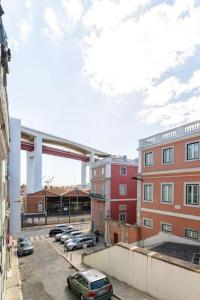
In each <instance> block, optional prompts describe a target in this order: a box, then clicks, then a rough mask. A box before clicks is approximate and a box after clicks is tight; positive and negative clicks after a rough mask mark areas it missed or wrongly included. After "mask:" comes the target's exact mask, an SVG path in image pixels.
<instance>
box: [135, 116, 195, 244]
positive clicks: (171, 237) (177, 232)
mask: <svg viewBox="0 0 200 300" xmlns="http://www.w3.org/2000/svg"><path fill="white" fill-rule="evenodd" d="M138 171H139V176H138V180H137V184H138V205H137V224H138V225H139V226H140V228H141V232H140V236H141V240H143V241H144V245H145V244H148V243H146V242H145V241H148V240H149V241H153V240H154V242H159V241H162V239H163V240H164V239H167V240H168V241H175V242H186V243H192V244H198V243H199V242H200V121H197V122H193V123H190V124H187V125H184V126H181V127H177V128H175V129H172V130H169V131H165V132H162V133H159V134H157V135H154V136H152V137H149V138H146V139H142V140H140V141H139V170H138Z"/></svg>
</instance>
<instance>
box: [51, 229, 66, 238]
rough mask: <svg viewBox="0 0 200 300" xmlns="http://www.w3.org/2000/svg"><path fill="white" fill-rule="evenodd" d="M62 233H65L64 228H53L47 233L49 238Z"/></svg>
mask: <svg viewBox="0 0 200 300" xmlns="http://www.w3.org/2000/svg"><path fill="white" fill-rule="evenodd" d="M64 232H66V228H62V227H55V228H53V229H51V230H50V231H49V236H55V235H56V234H58V233H64Z"/></svg>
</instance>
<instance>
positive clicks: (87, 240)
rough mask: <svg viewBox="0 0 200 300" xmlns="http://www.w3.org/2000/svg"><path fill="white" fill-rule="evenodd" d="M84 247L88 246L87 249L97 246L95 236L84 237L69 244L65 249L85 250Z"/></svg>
mask: <svg viewBox="0 0 200 300" xmlns="http://www.w3.org/2000/svg"><path fill="white" fill-rule="evenodd" d="M83 245H87V247H92V246H95V245H96V243H95V240H94V238H93V236H83V237H80V238H77V239H75V240H72V241H71V242H68V243H67V244H66V245H65V247H66V249H67V250H76V249H81V248H83Z"/></svg>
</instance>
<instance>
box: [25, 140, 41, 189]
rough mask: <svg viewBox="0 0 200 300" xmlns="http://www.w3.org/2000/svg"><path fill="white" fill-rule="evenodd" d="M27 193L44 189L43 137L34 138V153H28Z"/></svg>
mask: <svg viewBox="0 0 200 300" xmlns="http://www.w3.org/2000/svg"><path fill="white" fill-rule="evenodd" d="M26 158H27V172H26V176H27V178H26V184H27V193H34V192H37V191H40V190H41V189H42V137H41V136H40V135H37V136H36V137H34V151H32V152H27V156H26Z"/></svg>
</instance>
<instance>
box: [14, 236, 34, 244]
mask: <svg viewBox="0 0 200 300" xmlns="http://www.w3.org/2000/svg"><path fill="white" fill-rule="evenodd" d="M23 242H28V243H30V242H31V241H30V239H29V238H28V237H27V236H25V235H23V236H20V237H18V239H17V246H19V245H20V244H21V243H23Z"/></svg>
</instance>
